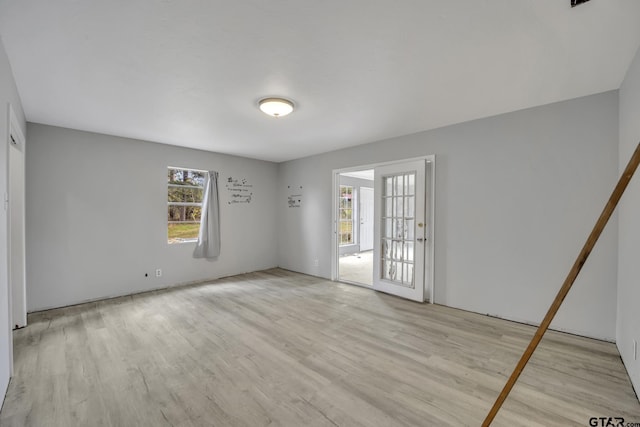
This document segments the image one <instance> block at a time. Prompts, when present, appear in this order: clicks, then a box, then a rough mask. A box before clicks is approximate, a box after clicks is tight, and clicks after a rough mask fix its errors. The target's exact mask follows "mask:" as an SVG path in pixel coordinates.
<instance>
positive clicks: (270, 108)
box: [258, 98, 293, 117]
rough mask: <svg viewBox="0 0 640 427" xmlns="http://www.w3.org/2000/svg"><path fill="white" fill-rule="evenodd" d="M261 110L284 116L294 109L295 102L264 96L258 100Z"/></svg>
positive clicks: (275, 115)
mask: <svg viewBox="0 0 640 427" xmlns="http://www.w3.org/2000/svg"><path fill="white" fill-rule="evenodd" d="M258 107H260V111H262V112H263V113H265V114H268V115H270V116H273V117H284V116H286V115H287V114H289V113H291V112H292V111H293V102H291V101H289V100H288V99H284V98H264V99H261V100H260V102H258Z"/></svg>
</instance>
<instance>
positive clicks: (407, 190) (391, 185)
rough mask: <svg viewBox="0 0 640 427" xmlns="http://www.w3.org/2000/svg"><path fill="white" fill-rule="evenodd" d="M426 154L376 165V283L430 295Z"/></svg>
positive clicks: (408, 294) (406, 293)
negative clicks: (427, 288)
mask: <svg viewBox="0 0 640 427" xmlns="http://www.w3.org/2000/svg"><path fill="white" fill-rule="evenodd" d="M425 170H426V162H425V160H416V161H410V162H405V163H398V164H391V165H386V166H380V167H377V168H375V171H374V176H375V178H374V179H375V184H374V185H375V192H374V194H375V200H374V246H373V268H374V271H373V288H374V289H375V290H377V291H381V292H385V293H389V294H393V295H397V296H399V297H402V298H407V299H411V300H414V301H420V302H423V301H425V277H428V276H429V275H427V274H426V272H425V264H426V262H425V260H426V258H427V254H428V251H429V250H430V242H428V241H427V237H428V232H427V224H429V221H428V218H427V215H426V206H425V205H426V199H427V198H426V191H425V190H426V183H425V175H426V174H425Z"/></svg>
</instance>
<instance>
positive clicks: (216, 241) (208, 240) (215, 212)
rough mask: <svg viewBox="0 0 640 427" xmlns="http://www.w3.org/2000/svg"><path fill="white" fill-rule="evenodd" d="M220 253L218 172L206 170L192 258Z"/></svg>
mask: <svg viewBox="0 0 640 427" xmlns="http://www.w3.org/2000/svg"><path fill="white" fill-rule="evenodd" d="M218 255H220V204H219V199H218V172H214V171H209V172H207V178H206V181H205V183H204V194H203V196H202V216H201V218H200V232H199V233H198V243H197V244H196V249H195V250H194V251H193V257H194V258H209V259H211V258H217V257H218Z"/></svg>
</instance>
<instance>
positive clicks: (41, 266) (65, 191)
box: [26, 123, 277, 311]
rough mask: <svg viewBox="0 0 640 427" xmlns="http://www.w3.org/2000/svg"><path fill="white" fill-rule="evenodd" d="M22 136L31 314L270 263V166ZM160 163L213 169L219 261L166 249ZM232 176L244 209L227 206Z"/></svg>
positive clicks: (109, 140)
mask: <svg viewBox="0 0 640 427" xmlns="http://www.w3.org/2000/svg"><path fill="white" fill-rule="evenodd" d="M28 131H29V150H28V151H27V157H26V168H27V182H26V187H27V188H26V194H27V198H26V212H27V213H26V216H27V217H26V221H27V246H26V250H27V280H28V286H27V292H28V293H27V301H28V310H29V311H34V310H39V309H44V308H49V307H59V306H64V305H69V304H74V303H78V302H82V301H87V300H93V299H97V298H104V297H111V296H116V295H123V294H130V293H134V292H140V291H145V290H150V289H155V288H161V287H166V286H170V285H175V284H180V283H185V282H191V281H198V280H204V279H211V278H217V277H222V276H228V275H233V274H238V273H243V272H247V271H254V270H260V269H266V268H270V267H275V266H276V265H277V254H276V252H275V250H274V247H275V246H276V245H277V241H276V238H277V236H276V230H275V227H274V224H275V223H276V204H275V194H276V193H275V190H276V188H275V182H276V177H277V165H276V164H274V163H270V162H263V161H258V160H251V159H245V158H240V157H233V156H228V155H221V154H215V153H210V152H204V151H197V150H191V149H186V148H180V147H173V146H169V145H163V144H155V143H150V142H143V141H138V140H132V139H126V138H117V137H113V136H107V135H100V134H95V133H88V132H80V131H75V130H70V129H64V128H57V127H51V126H45V125H39V124H32V123H29V125H28ZM167 166H177V167H186V168H194V169H203V170H217V171H218V172H220V201H221V209H220V217H221V238H222V253H221V255H220V257H219V259H217V260H215V261H207V260H202V259H194V258H193V257H192V252H193V248H194V246H195V244H194V243H184V244H173V245H169V244H167ZM230 176H232V177H234V178H243V179H247V180H248V182H249V183H250V184H252V185H253V193H254V197H253V199H252V201H251V203H250V204H233V205H230V204H228V202H229V201H230V200H231V198H230V196H229V192H228V191H227V190H226V188H225V182H226V180H227V178H229V177H230ZM156 268H161V269H162V271H163V275H162V277H160V278H156V277H155V274H154V271H155V269H156ZM145 273H149V277H144V274H145Z"/></svg>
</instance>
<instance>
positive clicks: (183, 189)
mask: <svg viewBox="0 0 640 427" xmlns="http://www.w3.org/2000/svg"><path fill="white" fill-rule="evenodd" d="M204 181H205V172H203V171H197V170H190V169H182V168H171V167H170V168H169V170H168V172H167V202H168V203H167V236H168V242H169V243H183V242H195V241H196V240H197V239H198V231H199V230H200V215H201V214H202V195H203V193H204Z"/></svg>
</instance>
